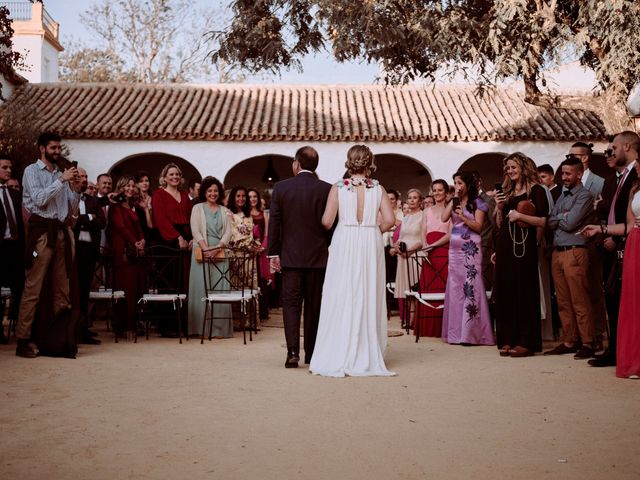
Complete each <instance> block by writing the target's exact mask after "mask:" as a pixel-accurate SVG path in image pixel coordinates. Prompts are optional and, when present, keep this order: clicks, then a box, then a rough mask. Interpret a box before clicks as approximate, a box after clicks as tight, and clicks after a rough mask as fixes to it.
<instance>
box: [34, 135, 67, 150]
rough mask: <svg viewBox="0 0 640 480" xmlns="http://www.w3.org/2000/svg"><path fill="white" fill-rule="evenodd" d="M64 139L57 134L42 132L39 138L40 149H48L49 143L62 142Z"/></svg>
mask: <svg viewBox="0 0 640 480" xmlns="http://www.w3.org/2000/svg"><path fill="white" fill-rule="evenodd" d="M61 141H62V137H61V136H60V135H58V134H57V133H55V132H42V133H41V134H40V136H39V137H38V147H46V146H47V145H49V142H61Z"/></svg>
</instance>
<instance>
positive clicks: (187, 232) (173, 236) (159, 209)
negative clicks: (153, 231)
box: [151, 163, 193, 250]
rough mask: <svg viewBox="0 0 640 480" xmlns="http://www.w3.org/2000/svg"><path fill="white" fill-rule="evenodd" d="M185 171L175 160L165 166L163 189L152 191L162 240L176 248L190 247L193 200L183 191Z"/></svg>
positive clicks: (185, 248) (161, 178)
mask: <svg viewBox="0 0 640 480" xmlns="http://www.w3.org/2000/svg"><path fill="white" fill-rule="evenodd" d="M181 185H182V171H181V170H180V168H178V166H177V165H176V164H175V163H169V164H167V165H165V167H164V168H163V169H162V173H161V174H160V188H159V189H158V190H156V191H155V192H154V194H153V197H152V200H151V204H152V206H153V223H154V224H155V226H156V228H157V229H158V233H159V234H160V238H159V242H160V243H163V244H165V245H167V246H170V247H173V248H180V249H182V250H188V249H189V248H190V247H191V242H192V238H193V237H192V236H191V226H190V223H189V222H190V221H191V207H192V205H191V201H190V200H189V195H188V194H187V192H181V191H180V190H178V189H179V187H180V186H181Z"/></svg>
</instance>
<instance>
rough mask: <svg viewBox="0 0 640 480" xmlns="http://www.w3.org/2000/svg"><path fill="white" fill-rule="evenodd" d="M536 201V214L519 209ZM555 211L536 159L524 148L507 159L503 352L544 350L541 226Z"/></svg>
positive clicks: (502, 198) (500, 291)
mask: <svg viewBox="0 0 640 480" xmlns="http://www.w3.org/2000/svg"><path fill="white" fill-rule="evenodd" d="M527 200H528V201H530V202H531V203H533V206H534V207H535V214H533V215H525V214H524V213H520V212H518V211H517V210H518V204H519V203H520V202H523V201H527ZM548 212H549V204H548V202H547V194H546V192H545V190H544V187H542V186H541V185H540V180H539V177H538V171H537V168H536V165H535V163H533V160H531V159H530V158H529V157H527V156H526V155H524V154H523V153H520V152H516V153H512V154H511V155H509V156H508V157H506V158H505V159H504V182H503V184H502V191H498V192H497V194H496V220H497V225H498V228H499V231H498V238H497V241H496V253H495V262H496V269H495V286H494V292H495V295H496V297H495V309H496V337H497V343H498V348H499V349H500V355H501V356H504V357H507V356H511V357H529V356H532V355H534V354H535V352H540V351H541V350H542V335H541V321H540V284H539V282H540V280H539V274H538V248H537V243H538V241H537V237H538V235H537V234H538V231H537V230H540V231H542V229H543V228H544V225H545V223H546V217H547V215H548Z"/></svg>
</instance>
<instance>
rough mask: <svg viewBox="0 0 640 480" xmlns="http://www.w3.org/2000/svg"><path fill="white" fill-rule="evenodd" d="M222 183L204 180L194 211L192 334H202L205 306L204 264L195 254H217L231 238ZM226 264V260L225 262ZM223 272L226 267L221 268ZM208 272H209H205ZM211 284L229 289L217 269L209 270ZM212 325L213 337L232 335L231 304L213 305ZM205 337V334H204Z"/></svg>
mask: <svg viewBox="0 0 640 480" xmlns="http://www.w3.org/2000/svg"><path fill="white" fill-rule="evenodd" d="M222 193H223V189H222V184H221V183H220V181H219V180H218V179H217V178H214V177H205V178H204V179H203V180H202V184H201V186H200V202H199V203H197V204H196V205H195V206H194V207H193V210H192V211H191V231H192V232H193V241H194V244H195V246H194V249H193V251H194V252H193V254H192V255H191V270H190V276H189V296H188V301H189V306H188V308H189V334H191V335H202V327H203V325H204V314H205V303H204V302H203V301H202V298H204V297H205V296H206V295H205V290H204V277H203V272H202V269H203V267H202V265H200V264H198V263H197V262H196V257H195V251H196V248H197V247H199V248H200V249H202V254H203V257H204V258H205V259H206V258H209V257H211V256H212V255H215V253H216V252H215V251H214V249H219V248H224V247H226V246H227V245H228V243H229V240H230V239H231V217H230V216H229V211H228V210H227V209H226V208H225V207H223V206H222V205H221V203H222V197H221V194H222ZM224 262H227V260H224ZM220 268H221V270H224V269H225V268H226V266H224V265H222V266H220ZM205 271H206V270H205ZM209 272H210V274H211V278H210V279H209V284H210V285H218V286H219V287H220V288H229V286H228V285H223V283H222V282H221V280H220V277H221V274H220V272H218V271H217V270H216V268H210V269H209ZM212 308H213V320H212V322H213V325H212V330H211V335H212V336H213V337H214V338H229V337H232V336H233V323H232V320H231V305H230V304H215V305H213V307H212ZM205 334H206V332H205Z"/></svg>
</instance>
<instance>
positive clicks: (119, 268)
mask: <svg viewBox="0 0 640 480" xmlns="http://www.w3.org/2000/svg"><path fill="white" fill-rule="evenodd" d="M116 193H117V194H123V195H124V199H125V200H124V202H122V203H118V204H115V205H112V206H111V207H110V208H109V236H110V240H111V247H112V249H113V255H114V259H113V268H114V272H113V276H114V279H113V282H114V285H113V286H114V290H122V291H124V294H125V299H124V302H123V305H124V306H125V309H126V315H123V314H120V315H115V316H114V320H115V322H116V325H115V326H114V331H115V334H116V336H117V337H125V336H128V335H131V334H132V333H133V332H135V329H136V302H137V301H138V298H140V297H141V295H142V292H143V286H144V283H145V282H144V270H143V267H142V265H141V264H140V263H139V261H138V260H139V257H140V256H142V255H144V247H145V240H144V233H143V232H142V226H141V225H140V219H139V217H138V214H137V213H136V210H135V206H136V203H137V202H138V197H139V189H138V187H137V186H136V181H135V179H134V178H133V177H131V176H128V175H125V176H123V177H121V178H120V180H118V183H117V185H116ZM116 198H117V197H116Z"/></svg>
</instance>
